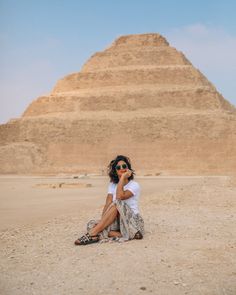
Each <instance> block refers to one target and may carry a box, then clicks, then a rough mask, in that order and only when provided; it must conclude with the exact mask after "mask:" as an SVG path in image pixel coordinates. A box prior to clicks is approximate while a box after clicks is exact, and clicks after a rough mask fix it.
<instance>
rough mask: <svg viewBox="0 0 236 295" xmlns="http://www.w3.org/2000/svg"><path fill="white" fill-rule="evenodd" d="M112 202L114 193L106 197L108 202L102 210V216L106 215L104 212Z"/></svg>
mask: <svg viewBox="0 0 236 295" xmlns="http://www.w3.org/2000/svg"><path fill="white" fill-rule="evenodd" d="M111 203H112V194H108V195H107V198H106V204H105V206H104V208H103V210H102V216H103V215H104V213H105V212H106V211H107V208H108V207H109V205H110V204H111Z"/></svg>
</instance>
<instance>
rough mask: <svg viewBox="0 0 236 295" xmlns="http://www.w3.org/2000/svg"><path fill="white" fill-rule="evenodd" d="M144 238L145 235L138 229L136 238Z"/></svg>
mask: <svg viewBox="0 0 236 295" xmlns="http://www.w3.org/2000/svg"><path fill="white" fill-rule="evenodd" d="M142 238H143V235H142V234H141V232H140V231H137V232H136V234H135V236H134V239H136V240H141V239H142Z"/></svg>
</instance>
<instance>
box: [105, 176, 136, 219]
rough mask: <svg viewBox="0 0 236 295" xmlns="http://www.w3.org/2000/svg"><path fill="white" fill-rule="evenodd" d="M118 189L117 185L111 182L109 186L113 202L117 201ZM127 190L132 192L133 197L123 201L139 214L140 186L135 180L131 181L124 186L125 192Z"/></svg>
mask: <svg viewBox="0 0 236 295" xmlns="http://www.w3.org/2000/svg"><path fill="white" fill-rule="evenodd" d="M116 189H117V183H113V182H110V184H109V186H108V194H112V201H113V202H114V201H115V200H116ZM126 190H129V191H130V192H132V193H133V196H132V197H130V198H129V199H126V200H123V201H124V202H125V203H126V204H127V205H128V206H129V207H130V208H131V209H132V210H133V212H134V213H135V214H137V213H139V208H138V200H139V196H140V186H139V184H138V183H137V182H136V181H134V180H130V181H129V182H128V183H127V184H126V185H125V186H124V191H126Z"/></svg>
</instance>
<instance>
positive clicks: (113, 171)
mask: <svg viewBox="0 0 236 295" xmlns="http://www.w3.org/2000/svg"><path fill="white" fill-rule="evenodd" d="M119 161H124V162H125V163H126V164H127V166H128V168H129V170H131V171H132V174H131V176H130V177H129V178H128V180H129V181H130V180H131V179H134V174H135V172H134V170H133V169H132V168H131V163H130V159H129V158H128V157H126V156H122V155H118V156H116V158H115V159H114V160H112V161H111V162H110V164H109V165H108V166H107V170H108V175H109V177H110V181H111V182H114V183H118V182H119V177H118V175H117V173H116V165H117V163H118V162H119Z"/></svg>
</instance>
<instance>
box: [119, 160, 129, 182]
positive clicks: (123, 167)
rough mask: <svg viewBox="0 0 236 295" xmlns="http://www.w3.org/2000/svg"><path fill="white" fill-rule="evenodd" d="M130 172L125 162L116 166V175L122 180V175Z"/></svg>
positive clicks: (120, 162)
mask: <svg viewBox="0 0 236 295" xmlns="http://www.w3.org/2000/svg"><path fill="white" fill-rule="evenodd" d="M127 170H128V166H127V164H126V163H125V161H122V160H121V161H119V162H118V163H117V164H116V173H117V175H118V177H119V178H120V177H121V175H122V174H123V173H125V172H126V171H127Z"/></svg>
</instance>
